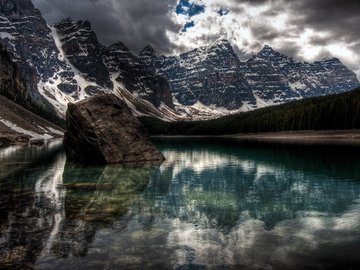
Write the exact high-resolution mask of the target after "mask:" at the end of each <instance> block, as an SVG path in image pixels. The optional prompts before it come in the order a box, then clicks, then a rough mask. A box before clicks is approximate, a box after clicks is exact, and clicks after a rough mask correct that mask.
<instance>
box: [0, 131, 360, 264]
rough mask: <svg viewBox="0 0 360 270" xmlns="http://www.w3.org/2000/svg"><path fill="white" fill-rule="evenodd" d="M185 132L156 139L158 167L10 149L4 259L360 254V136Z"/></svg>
mask: <svg viewBox="0 0 360 270" xmlns="http://www.w3.org/2000/svg"><path fill="white" fill-rule="evenodd" d="M217 140H219V139H217ZM182 141H184V142H181V143H179V142H176V140H175V141H174V139H172V140H171V141H170V142H168V143H167V142H166V141H162V142H160V143H158V144H159V147H160V149H161V150H162V152H163V153H164V155H165V157H166V158H167V160H166V162H165V163H164V164H163V165H162V166H161V167H159V168H154V167H141V168H129V167H122V166H106V167H93V166H92V167H81V166H76V165H73V164H70V163H66V161H65V157H64V155H63V153H62V152H61V148H50V149H52V150H49V151H45V150H44V152H45V153H46V154H45V153H44V155H42V154H39V155H38V156H37V155H33V156H31V158H30V160H31V165H29V164H30V163H29V159H27V158H26V157H27V156H28V153H29V151H30V152H33V153H34V151H35V150H29V149H28V150H26V151H24V149H23V150H21V151H20V152H18V150H17V149H15V151H13V153H12V154H11V155H12V156H11V157H14V158H9V154H6V155H3V161H5V160H7V162H4V163H0V164H2V165H1V166H8V167H7V168H14V170H9V171H11V173H7V174H6V173H3V174H2V175H3V176H4V178H1V181H0V187H1V189H0V195H1V196H0V215H1V216H0V217H1V219H0V229H1V232H0V249H1V255H0V264H1V266H5V267H7V266H9V267H12V266H15V265H16V266H17V267H18V268H26V267H30V268H31V267H32V266H35V268H39V269H68V268H76V269H99V268H100V269H105V268H107V269H128V268H130V269H138V268H150V269H164V268H168V269H173V268H178V269H183V268H184V269H203V268H207V267H213V268H215V269H217V268H220V267H223V268H226V267H230V268H231V267H232V268H235V269H238V268H240V267H244V268H245V269H253V268H254V265H255V266H258V268H261V269H263V268H264V269H265V268H271V267H273V268H283V269H289V268H294V265H297V267H298V269H303V268H306V267H311V266H313V265H316V266H317V268H320V269H321V268H322V267H323V266H324V265H326V263H327V262H328V261H329V260H330V263H332V264H333V265H341V264H342V265H345V263H347V265H352V266H353V265H359V259H357V258H356V256H352V255H351V254H352V250H357V249H358V248H360V244H359V243H360V238H359V235H360V219H359V217H360V204H359V201H358V199H359V198H360V197H359V196H360V181H359V180H360V168H359V167H358V164H360V163H359V161H360V157H359V156H358V154H357V153H358V152H359V147H355V146H353V147H350V146H344V145H343V146H336V145H332V146H331V147H330V146H328V145H306V144H305V145H304V144H270V143H259V142H249V141H243V142H239V141H229V140H225V141H218V142H216V141H215V142H214V141H206V140H205V139H203V138H202V139H201V140H200V141H198V142H196V141H195V142H194V141H193V140H192V141H186V140H185V139H182ZM36 149H37V150H36V151H38V150H39V148H36ZM55 149H57V150H55ZM1 153H2V152H0V156H1ZM8 153H11V151H8ZM34 160H35V161H34ZM11 161H13V163H12V164H11ZM65 163H66V164H65ZM1 166H0V168H1ZM21 166H23V167H21ZM16 167H19V168H20V167H21V168H22V169H21V170H17V169H16ZM2 168H5V167H2ZM338 251H341V252H339V253H338ZM341 254H346V256H343V255H341ZM329 258H330V259H329ZM345 259H346V262H345V261H344V260H345Z"/></svg>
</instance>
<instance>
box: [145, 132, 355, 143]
mask: <svg viewBox="0 0 360 270" xmlns="http://www.w3.org/2000/svg"><path fill="white" fill-rule="evenodd" d="M151 137H152V138H228V139H240V140H259V141H269V142H271V141H273V142H276V141H281V142H310V143H311V142H314V143H316V142H329V143H330V142H337V143H354V144H360V129H354V130H318V131H317V130H306V131H281V132H261V133H238V134H227V135H156V136H151Z"/></svg>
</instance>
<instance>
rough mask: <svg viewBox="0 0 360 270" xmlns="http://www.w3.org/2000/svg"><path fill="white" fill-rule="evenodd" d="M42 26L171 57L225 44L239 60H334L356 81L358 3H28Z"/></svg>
mask: <svg viewBox="0 0 360 270" xmlns="http://www.w3.org/2000/svg"><path fill="white" fill-rule="evenodd" d="M32 1H33V4H34V5H35V7H37V8H39V9H40V10H41V12H42V13H43V16H44V17H45V19H46V21H47V22H48V23H49V24H52V23H55V22H58V21H60V20H61V19H63V18H67V17H70V18H72V19H76V20H89V21H91V23H92V26H93V29H94V31H95V32H96V33H97V35H98V38H99V40H100V42H102V43H103V44H104V45H110V44H111V43H114V42H116V41H122V42H123V43H124V44H126V45H127V46H128V47H129V48H130V49H131V50H132V51H133V52H135V53H138V52H139V51H140V50H141V49H142V48H144V47H145V46H147V45H151V46H152V47H153V48H154V49H155V50H156V51H157V52H158V53H159V54H165V55H171V54H179V53H182V52H186V51H189V50H191V49H194V48H196V47H199V46H204V45H209V44H211V43H212V42H214V41H216V40H217V39H219V38H226V39H228V40H229V41H230V42H231V43H232V44H233V46H234V49H235V51H236V52H237V54H238V55H239V57H240V59H242V60H245V59H246V58H248V57H250V56H251V55H253V54H254V53H256V52H257V51H259V50H260V49H261V48H262V47H263V46H264V45H265V44H267V45H270V46H271V47H273V48H274V49H275V50H277V51H279V52H282V53H284V54H287V55H289V56H292V57H294V58H295V59H298V60H302V61H310V62H311V61H315V60H320V59H321V58H323V57H327V56H334V57H338V58H340V60H342V61H343V62H344V64H346V65H347V66H348V67H350V68H351V69H353V70H354V71H355V72H356V73H357V75H358V78H360V31H359V30H358V29H359V26H360V0H301V1H300V0H76V1H73V0H61V1H59V0H32Z"/></svg>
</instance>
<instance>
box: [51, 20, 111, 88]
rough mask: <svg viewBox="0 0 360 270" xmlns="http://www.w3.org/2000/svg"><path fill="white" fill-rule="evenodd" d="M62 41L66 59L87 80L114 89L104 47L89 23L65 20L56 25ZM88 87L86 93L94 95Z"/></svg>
mask: <svg viewBox="0 0 360 270" xmlns="http://www.w3.org/2000/svg"><path fill="white" fill-rule="evenodd" d="M54 28H55V29H56V31H57V35H58V37H59V39H60V41H61V49H62V51H63V53H64V57H65V58H66V59H68V61H69V62H70V63H71V65H73V66H74V67H75V68H76V69H77V70H78V71H79V72H81V73H82V74H84V76H85V78H86V79H87V80H89V81H91V82H95V83H96V84H97V85H99V86H100V87H103V88H105V89H106V88H107V89H112V88H113V83H112V82H111V80H110V74H109V71H108V68H107V67H106V66H105V64H104V62H103V51H104V48H103V46H102V45H101V44H100V43H99V42H98V40H97V37H96V34H95V32H94V31H92V29H91V24H90V22H88V21H72V20H71V19H65V20H63V21H61V22H59V23H57V24H55V25H54ZM91 88H93V87H91V86H87V87H86V88H85V89H84V91H85V92H86V93H87V94H90V95H91V94H92V92H91V91H90V90H89V89H91Z"/></svg>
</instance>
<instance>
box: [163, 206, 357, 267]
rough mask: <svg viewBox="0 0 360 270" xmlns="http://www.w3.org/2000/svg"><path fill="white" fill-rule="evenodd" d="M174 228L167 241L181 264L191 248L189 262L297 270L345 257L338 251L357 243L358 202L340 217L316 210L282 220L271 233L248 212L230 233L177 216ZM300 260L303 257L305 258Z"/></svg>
mask: <svg viewBox="0 0 360 270" xmlns="http://www.w3.org/2000/svg"><path fill="white" fill-rule="evenodd" d="M308 214H311V213H308ZM312 214H314V213H312ZM172 226H173V230H172V231H171V232H170V234H169V236H168V242H167V245H168V247H169V248H176V252H175V253H174V254H173V256H175V258H174V261H176V262H178V264H180V265H184V264H188V263H189V261H188V259H186V258H188V255H189V254H188V253H189V252H190V251H191V253H192V254H193V255H192V256H193V260H192V261H191V263H192V264H196V265H244V266H247V267H255V266H258V267H261V268H268V267H269V268H270V267H271V266H274V265H278V266H284V267H295V266H296V267H298V268H299V269H301V267H304V266H306V264H309V265H310V264H316V263H323V262H322V261H321V260H322V259H323V258H327V259H328V262H329V263H330V265H331V263H332V262H337V261H344V260H345V259H346V258H342V257H341V256H342V255H341V254H342V253H341V252H343V251H344V250H348V249H349V248H350V247H351V248H354V247H357V248H359V247H360V242H359V240H360V235H359V230H360V204H359V202H357V204H356V205H354V206H353V207H352V208H351V209H350V210H349V211H347V212H345V213H344V214H343V215H341V216H338V217H329V216H326V214H325V215H322V214H321V213H319V215H314V216H305V217H299V218H295V219H289V220H284V221H281V222H279V223H277V224H276V226H275V227H274V228H273V229H272V230H271V231H268V230H266V229H265V224H264V223H263V222H262V221H260V220H256V219H253V218H251V217H249V216H248V215H247V214H246V212H244V213H242V215H241V217H240V219H239V220H238V224H237V225H236V226H234V227H233V228H232V230H231V231H230V232H229V233H228V234H227V233H224V232H223V231H221V230H218V229H215V228H201V227H199V226H195V225H194V224H192V223H186V222H182V221H180V220H179V219H174V220H173V221H172ZM348 251H351V250H348ZM336 254H338V255H336ZM329 255H330V256H329ZM334 256H335V257H334ZM304 258H306V260H304V261H303V260H302V259H304ZM355 258H356V257H355ZM352 259H354V257H353V258H352ZM355 261H356V260H355ZM309 265H308V266H309Z"/></svg>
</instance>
